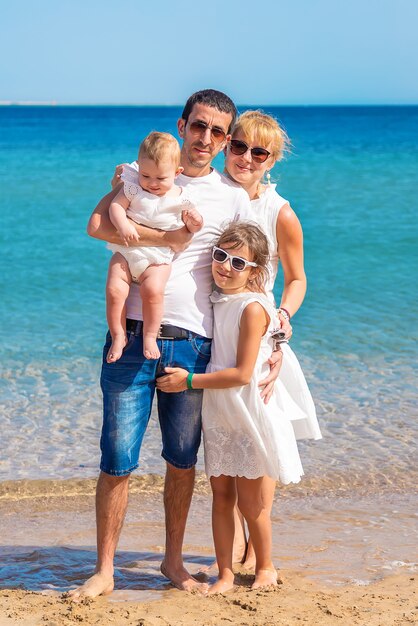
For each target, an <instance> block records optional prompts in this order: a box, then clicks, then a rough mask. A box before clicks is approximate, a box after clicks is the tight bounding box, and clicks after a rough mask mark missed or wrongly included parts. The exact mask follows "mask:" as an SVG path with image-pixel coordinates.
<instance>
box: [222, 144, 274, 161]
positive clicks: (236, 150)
mask: <svg viewBox="0 0 418 626" xmlns="http://www.w3.org/2000/svg"><path fill="white" fill-rule="evenodd" d="M229 147H230V150H231V152H232V154H235V155H236V156H242V155H243V154H245V153H246V152H248V150H249V151H250V152H251V158H252V159H253V161H255V162H256V163H264V161H267V159H268V158H269V156H270V154H271V153H270V152H269V151H268V150H266V149H265V148H259V147H257V148H250V146H247V144H246V143H245V141H240V140H239V139H231V141H230V142H229Z"/></svg>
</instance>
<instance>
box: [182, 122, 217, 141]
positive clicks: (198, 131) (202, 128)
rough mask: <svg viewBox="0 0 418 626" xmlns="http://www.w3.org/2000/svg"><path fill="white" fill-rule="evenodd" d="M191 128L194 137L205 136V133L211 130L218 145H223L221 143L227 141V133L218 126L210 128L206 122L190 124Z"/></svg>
mask: <svg viewBox="0 0 418 626" xmlns="http://www.w3.org/2000/svg"><path fill="white" fill-rule="evenodd" d="M189 128H190V130H191V132H192V133H193V134H194V135H203V133H205V132H206V131H207V130H208V129H209V130H210V132H211V135H212V137H213V139H214V140H215V141H216V143H221V141H225V139H226V133H224V131H223V130H222V128H218V127H217V126H209V124H206V122H199V121H196V122H190V124H189Z"/></svg>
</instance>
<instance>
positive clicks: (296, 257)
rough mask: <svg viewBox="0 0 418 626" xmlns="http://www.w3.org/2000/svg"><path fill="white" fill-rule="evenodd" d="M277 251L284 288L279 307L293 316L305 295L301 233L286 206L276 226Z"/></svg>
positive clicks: (293, 215) (289, 209) (290, 210)
mask: <svg viewBox="0 0 418 626" xmlns="http://www.w3.org/2000/svg"><path fill="white" fill-rule="evenodd" d="M276 236H277V250H278V254H279V258H280V262H281V264H282V267H283V275H284V286H283V292H282V298H281V301H280V306H282V307H283V308H285V309H286V310H287V311H288V312H289V313H290V316H293V315H294V314H295V313H296V311H297V310H298V309H299V307H300V306H301V304H302V302H303V299H304V297H305V294H306V275H305V269H304V266H303V232H302V227H301V225H300V222H299V220H298V218H297V216H296V213H295V212H294V211H293V209H291V207H290V206H289V205H288V204H286V205H285V206H283V207H282V209H281V211H280V213H279V215H278V218H277V224H276ZM280 317H281V316H280Z"/></svg>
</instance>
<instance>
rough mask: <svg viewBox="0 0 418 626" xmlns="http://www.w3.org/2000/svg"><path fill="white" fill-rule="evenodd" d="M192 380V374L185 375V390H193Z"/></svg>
mask: <svg viewBox="0 0 418 626" xmlns="http://www.w3.org/2000/svg"><path fill="white" fill-rule="evenodd" d="M192 378H193V374H192V372H189V373H188V374H187V378H186V384H187V389H193V387H192Z"/></svg>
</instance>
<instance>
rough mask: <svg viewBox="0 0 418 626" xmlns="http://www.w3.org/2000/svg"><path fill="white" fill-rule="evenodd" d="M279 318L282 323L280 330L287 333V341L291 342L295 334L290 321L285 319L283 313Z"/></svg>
mask: <svg viewBox="0 0 418 626" xmlns="http://www.w3.org/2000/svg"><path fill="white" fill-rule="evenodd" d="M278 318H279V322H280V328H281V329H282V330H283V331H284V332H285V333H286V335H285V339H286V340H287V341H289V339H290V338H291V336H292V333H293V331H292V326H291V324H290V320H288V319H287V318H286V317H284V316H283V315H282V314H281V313H279V314H278Z"/></svg>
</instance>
